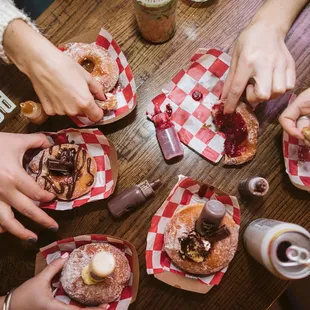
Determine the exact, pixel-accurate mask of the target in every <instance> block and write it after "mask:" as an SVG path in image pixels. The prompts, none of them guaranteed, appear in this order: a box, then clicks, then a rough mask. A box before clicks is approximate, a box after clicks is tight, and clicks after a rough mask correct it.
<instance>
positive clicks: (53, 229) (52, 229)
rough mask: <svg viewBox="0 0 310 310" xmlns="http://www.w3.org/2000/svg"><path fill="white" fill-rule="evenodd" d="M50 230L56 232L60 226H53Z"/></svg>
mask: <svg viewBox="0 0 310 310" xmlns="http://www.w3.org/2000/svg"><path fill="white" fill-rule="evenodd" d="M48 230H49V231H50V232H53V233H55V232H56V231H57V230H58V228H57V227H55V226H51V227H50V228H49V229H48Z"/></svg>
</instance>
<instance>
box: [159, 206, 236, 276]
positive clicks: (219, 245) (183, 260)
mask: <svg viewBox="0 0 310 310" xmlns="http://www.w3.org/2000/svg"><path fill="white" fill-rule="evenodd" d="M203 206H204V205H203V204H195V205H191V206H187V207H184V208H182V209H181V210H179V211H177V212H176V213H175V214H174V215H173V216H172V218H171V219H170V222H169V223H168V224H167V226H166V229H165V234H164V249H165V251H166V253H167V254H168V256H169V257H170V259H171V260H172V262H173V263H174V264H175V265H176V266H178V267H179V268H180V269H182V270H184V271H185V272H188V273H191V274H200V275H206V274H211V273H215V272H217V271H219V270H221V269H223V268H224V267H226V266H227V265H228V264H229V262H230V261H231V260H232V259H233V257H234V255H235V252H236V249H237V245H238V231H239V228H238V225H237V224H236V223H235V222H234V220H233V219H232V217H231V216H230V215H228V214H227V213H226V214H225V216H224V218H223V220H222V222H221V224H220V227H221V226H224V225H225V226H226V228H227V229H228V230H229V236H228V237H226V238H224V239H222V240H220V241H216V242H212V240H211V239H209V240H208V237H202V236H200V235H199V234H198V233H197V232H195V223H196V221H197V219H198V218H199V215H200V213H201V211H202V209H203ZM183 242H187V243H188V245H190V244H189V243H192V245H190V247H189V248H190V249H191V251H190V252H189V253H184V251H185V250H184V248H183V246H182V243H183Z"/></svg>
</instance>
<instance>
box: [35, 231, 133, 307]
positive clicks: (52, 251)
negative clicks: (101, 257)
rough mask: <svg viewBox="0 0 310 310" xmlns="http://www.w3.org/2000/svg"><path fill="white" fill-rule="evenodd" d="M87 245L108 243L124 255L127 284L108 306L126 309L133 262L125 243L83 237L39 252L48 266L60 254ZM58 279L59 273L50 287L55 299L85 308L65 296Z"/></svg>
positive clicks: (130, 294)
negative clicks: (127, 269)
mask: <svg viewBox="0 0 310 310" xmlns="http://www.w3.org/2000/svg"><path fill="white" fill-rule="evenodd" d="M89 243H109V244H111V245H114V246H115V247H117V248H118V249H120V250H121V251H122V252H124V253H125V255H126V257H127V259H128V262H129V266H130V269H131V275H130V280H129V284H128V286H126V287H125V288H124V289H123V291H122V294H121V296H120V298H119V299H118V300H116V301H115V302H113V303H111V304H109V305H110V307H109V310H125V309H128V307H129V305H130V302H131V298H132V283H133V260H132V251H131V249H130V247H129V246H128V243H127V242H126V241H122V240H115V239H113V240H111V239H110V238H109V237H106V236H102V235H84V236H79V237H74V238H67V239H63V240H60V241H56V242H53V243H51V244H49V245H47V246H46V247H44V248H41V249H40V252H41V253H42V255H43V256H44V258H45V260H46V263H47V264H48V265H49V264H50V263H51V262H52V261H53V260H55V259H57V258H59V257H60V256H61V255H62V254H64V253H66V252H68V253H71V252H72V251H73V250H74V249H76V248H79V247H80V246H82V245H85V244H89ZM59 279H60V273H59V274H58V275H56V276H55V277H54V279H53V282H52V286H53V287H55V288H57V291H56V294H55V297H56V298H57V299H58V300H60V301H62V302H63V303H65V304H70V305H76V306H79V307H84V308H87V307H85V306H83V305H80V304H79V303H77V302H76V301H74V300H71V298H70V297H69V296H68V295H67V294H66V292H65V291H64V289H63V288H62V285H61V283H60V282H59Z"/></svg>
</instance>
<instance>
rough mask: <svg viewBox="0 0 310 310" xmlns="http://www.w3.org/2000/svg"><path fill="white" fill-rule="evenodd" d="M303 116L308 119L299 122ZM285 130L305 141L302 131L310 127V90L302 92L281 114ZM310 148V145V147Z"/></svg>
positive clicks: (281, 121)
mask: <svg viewBox="0 0 310 310" xmlns="http://www.w3.org/2000/svg"><path fill="white" fill-rule="evenodd" d="M301 116H308V119H305V120H303V121H302V122H301V121H298V118H299V117H301ZM279 121H280V124H281V125H282V127H283V129H284V130H285V131H286V132H287V133H288V134H289V135H291V136H293V137H296V138H298V139H301V140H304V141H305V142H306V144H307V145H309V142H308V141H306V140H305V137H304V135H303V134H302V132H301V130H302V128H303V127H310V88H308V89H307V90H305V91H304V92H302V93H301V94H300V95H299V96H298V97H297V98H296V99H295V101H294V102H292V103H291V104H290V105H289V106H288V107H287V108H286V109H285V110H284V111H283V113H282V114H281V116H280V118H279ZM309 146H310V145H309Z"/></svg>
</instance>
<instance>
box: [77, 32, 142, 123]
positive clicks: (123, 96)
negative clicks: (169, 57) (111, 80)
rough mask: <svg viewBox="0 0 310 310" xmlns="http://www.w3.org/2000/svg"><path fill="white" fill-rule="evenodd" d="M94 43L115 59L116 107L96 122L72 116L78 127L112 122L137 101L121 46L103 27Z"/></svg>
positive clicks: (131, 77) (130, 72)
mask: <svg viewBox="0 0 310 310" xmlns="http://www.w3.org/2000/svg"><path fill="white" fill-rule="evenodd" d="M96 44H97V45H99V46H102V47H103V48H105V49H106V50H108V52H109V53H110V54H111V56H112V58H113V59H115V60H116V62H117V64H118V67H119V72H120V76H119V82H118V84H119V87H117V89H116V94H115V95H116V98H117V109H116V110H114V111H109V112H105V115H104V117H103V119H102V120H101V121H99V122H97V123H94V122H92V121H91V120H90V119H89V118H88V117H87V116H86V115H77V116H72V117H71V119H72V120H73V121H74V122H75V123H76V124H77V125H78V126H79V127H86V126H92V125H94V124H96V125H104V124H105V123H112V122H113V120H114V119H115V121H116V120H118V119H120V118H121V116H122V115H127V114H128V113H129V112H130V111H131V110H133V109H134V108H135V106H136V103H137V90H136V84H135V80H134V76H133V74H132V71H131V68H130V66H129V64H128V62H127V59H126V57H125V55H124V53H123V52H122V50H121V48H120V47H119V46H118V44H117V43H116V41H115V40H114V39H113V38H112V36H111V35H110V33H108V32H107V31H106V30H105V29H103V28H101V30H100V32H99V35H98V37H97V40H96Z"/></svg>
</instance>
